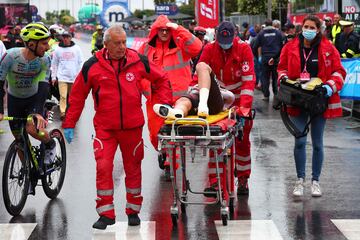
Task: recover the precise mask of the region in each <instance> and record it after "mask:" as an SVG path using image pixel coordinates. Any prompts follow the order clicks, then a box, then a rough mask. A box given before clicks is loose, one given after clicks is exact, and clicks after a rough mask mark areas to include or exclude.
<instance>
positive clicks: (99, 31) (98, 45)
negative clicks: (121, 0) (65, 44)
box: [91, 25, 104, 54]
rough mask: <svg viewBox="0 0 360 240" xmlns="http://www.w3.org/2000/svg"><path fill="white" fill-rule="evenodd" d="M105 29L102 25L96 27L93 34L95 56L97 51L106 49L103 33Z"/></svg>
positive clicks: (92, 48) (92, 49)
mask: <svg viewBox="0 0 360 240" xmlns="http://www.w3.org/2000/svg"><path fill="white" fill-rule="evenodd" d="M103 29H104V27H103V26H101V25H97V26H96V31H95V32H94V33H93V35H92V38H91V53H92V54H94V53H95V52H96V51H99V50H101V49H102V48H103V47H104V43H103V41H104V40H103V38H104V33H103Z"/></svg>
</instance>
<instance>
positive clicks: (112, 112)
mask: <svg viewBox="0 0 360 240" xmlns="http://www.w3.org/2000/svg"><path fill="white" fill-rule="evenodd" d="M104 45H105V47H104V48H103V49H101V50H100V51H97V52H96V53H95V54H94V56H92V57H91V58H90V59H89V60H87V61H86V62H85V63H84V66H83V68H82V70H81V72H80V73H79V75H78V76H77V78H76V80H75V83H74V86H73V88H72V90H71V94H70V99H69V103H70V104H69V108H68V110H67V112H66V118H65V120H64V122H63V125H62V126H63V128H64V134H65V138H66V140H67V141H68V142H69V143H70V142H71V141H72V139H73V137H74V127H75V125H76V122H77V121H78V120H79V118H80V114H81V112H82V110H83V108H84V105H85V100H86V98H87V96H88V94H89V92H90V91H92V95H93V99H94V107H95V111H96V113H95V116H94V128H95V132H96V136H95V137H94V142H93V147H94V154H95V159H96V189H97V198H96V211H97V213H98V214H99V216H100V217H99V219H98V220H97V221H96V222H95V223H94V224H93V228H96V229H106V227H107V226H108V225H112V224H114V223H115V208H114V203H113V194H114V183H113V177H112V174H113V162H114V155H115V152H116V150H117V148H118V147H120V150H121V154H122V159H123V165H124V171H125V176H126V177H125V186H126V201H127V202H126V209H125V212H126V215H127V216H128V225H130V226H136V225H140V218H139V216H138V214H139V212H140V209H141V205H142V201H143V197H142V196H141V176H142V174H141V162H142V159H143V157H144V143H143V139H142V128H143V125H144V115H143V112H142V108H141V94H139V93H140V91H141V89H140V81H141V79H142V78H146V79H148V80H150V81H151V82H152V84H153V90H154V91H155V92H156V93H157V94H158V95H157V96H158V99H159V102H157V103H162V104H171V103H172V99H171V98H172V96H171V89H170V84H169V79H168V77H167V75H166V74H165V73H164V72H163V71H161V69H160V68H159V67H157V66H156V65H154V64H153V63H152V62H150V61H148V59H147V58H146V57H145V56H142V55H140V54H138V53H137V52H136V51H135V50H132V49H129V48H127V47H126V32H125V30H124V29H123V28H122V27H121V26H120V25H113V26H111V27H110V28H108V29H107V30H106V31H105V34H104Z"/></svg>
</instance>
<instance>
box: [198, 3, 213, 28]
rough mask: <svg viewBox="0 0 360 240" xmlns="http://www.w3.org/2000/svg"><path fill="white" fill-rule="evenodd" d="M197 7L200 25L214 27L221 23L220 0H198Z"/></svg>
mask: <svg viewBox="0 0 360 240" xmlns="http://www.w3.org/2000/svg"><path fill="white" fill-rule="evenodd" d="M195 9H196V12H195V14H196V18H197V22H198V25H199V26H201V27H205V28H214V27H216V26H217V25H219V0H197V1H196V6H195Z"/></svg>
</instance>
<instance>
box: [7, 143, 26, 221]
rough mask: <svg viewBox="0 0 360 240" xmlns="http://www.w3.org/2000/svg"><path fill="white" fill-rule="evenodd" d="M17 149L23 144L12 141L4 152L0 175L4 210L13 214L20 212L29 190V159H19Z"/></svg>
mask: <svg viewBox="0 0 360 240" xmlns="http://www.w3.org/2000/svg"><path fill="white" fill-rule="evenodd" d="M18 151H22V152H24V148H23V144H20V143H17V142H15V141H13V142H12V143H11V145H10V147H9V149H8V151H7V152H6V156H5V162H4V167H3V176H2V190H3V198H4V204H5V207H6V210H7V211H8V213H10V214H11V215H13V216H17V215H19V214H20V212H21V211H22V209H23V208H24V206H25V202H26V199H27V196H28V191H29V184H30V178H29V172H30V171H29V169H30V165H29V161H27V160H23V161H22V160H21V159H20V157H19V154H18Z"/></svg>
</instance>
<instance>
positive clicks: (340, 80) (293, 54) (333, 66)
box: [278, 37, 346, 118]
mask: <svg viewBox="0 0 360 240" xmlns="http://www.w3.org/2000/svg"><path fill="white" fill-rule="evenodd" d="M318 58H319V60H318V77H319V78H320V79H321V80H322V81H323V83H325V84H328V85H329V86H330V87H331V88H332V90H333V91H334V93H333V95H332V96H331V97H330V98H329V102H328V109H327V110H326V111H325V112H324V115H323V116H324V117H325V118H335V117H340V116H342V108H341V102H340V96H339V91H340V90H341V88H342V86H343V84H344V79H345V76H346V71H345V69H344V68H343V66H342V65H341V61H340V55H339V52H338V51H337V50H336V48H335V47H334V45H333V44H332V43H331V42H330V41H329V40H327V39H326V38H325V37H323V38H322V39H321V42H320V45H319V50H318ZM301 70H302V69H301V60H300V40H299V38H296V39H294V40H293V41H291V42H288V43H287V44H286V45H285V46H284V47H283V49H282V51H281V55H280V63H279V65H278V73H279V78H278V79H280V78H281V77H282V76H284V75H287V76H288V77H289V79H297V78H300V73H301ZM288 109H289V111H288V112H289V114H290V115H292V116H296V115H298V114H299V113H300V110H299V109H298V108H294V107H289V108H288Z"/></svg>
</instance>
